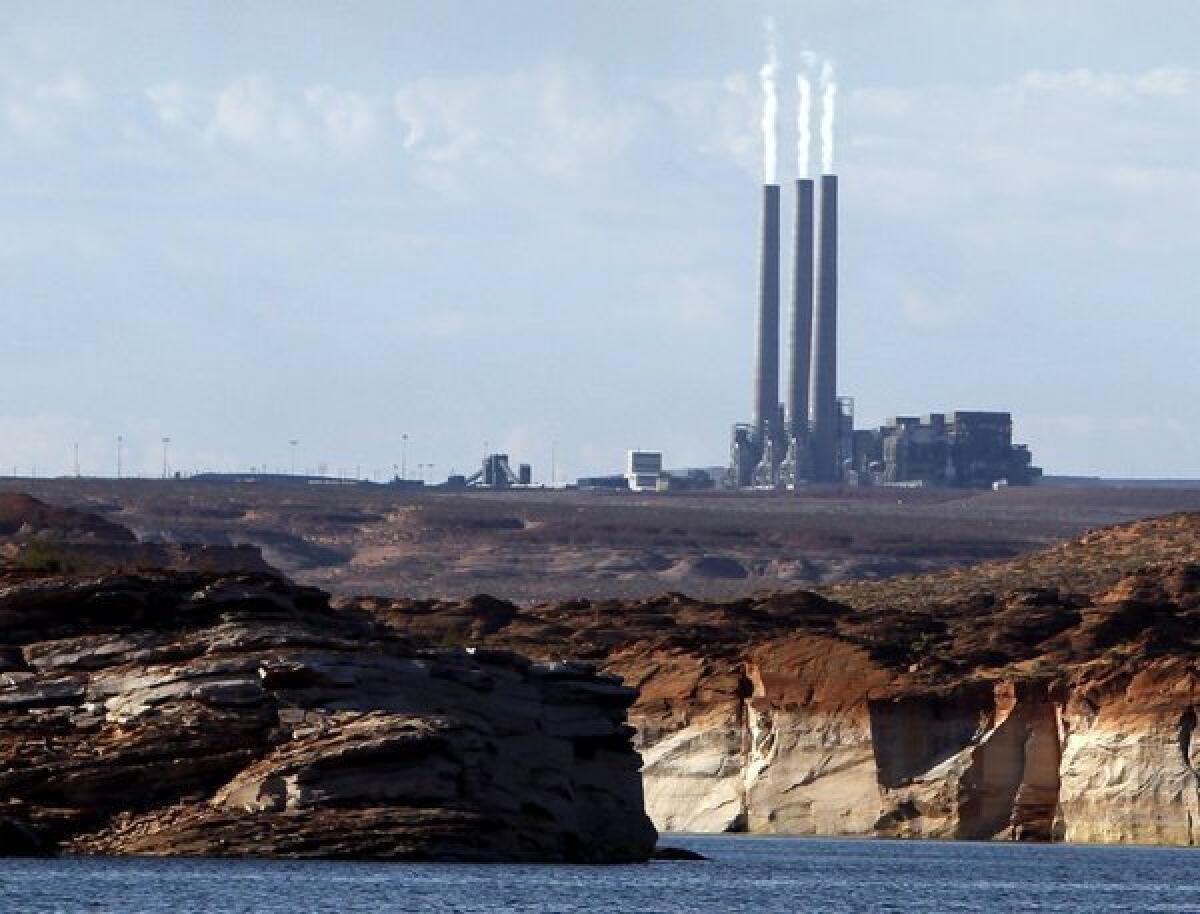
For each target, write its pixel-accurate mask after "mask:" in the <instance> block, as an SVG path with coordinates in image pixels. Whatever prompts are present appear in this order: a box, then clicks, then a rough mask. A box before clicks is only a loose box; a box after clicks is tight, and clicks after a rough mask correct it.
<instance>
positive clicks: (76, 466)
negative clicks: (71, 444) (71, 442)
mask: <svg viewBox="0 0 1200 914" xmlns="http://www.w3.org/2000/svg"><path fill="white" fill-rule="evenodd" d="M75 478H76V479H78V478H79V442H78V441H76V442H75Z"/></svg>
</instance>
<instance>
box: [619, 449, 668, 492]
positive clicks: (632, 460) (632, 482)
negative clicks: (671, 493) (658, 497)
mask: <svg viewBox="0 0 1200 914" xmlns="http://www.w3.org/2000/svg"><path fill="white" fill-rule="evenodd" d="M662 465H663V461H662V451H626V452H625V481H626V482H628V483H629V488H630V489H631V490H632V491H634V492H653V491H655V490H657V489H658V480H659V479H660V478H661V477H662Z"/></svg>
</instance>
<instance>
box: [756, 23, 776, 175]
mask: <svg viewBox="0 0 1200 914" xmlns="http://www.w3.org/2000/svg"><path fill="white" fill-rule="evenodd" d="M766 28H767V62H766V63H764V64H763V66H762V69H761V70H759V71H758V77H759V79H760V80H761V81H762V91H763V111H762V133H763V182H764V183H766V184H775V183H777V177H778V175H777V173H778V164H777V159H778V156H779V149H778V143H779V138H778V133H779V130H778V127H779V125H778V121H779V93H778V90H777V86H776V84H775V72H776V71H777V70H778V69H779V55H778V53H777V51H776V48H775V20H774V19H772V18H770V17H769V16H768V17H767V23H766Z"/></svg>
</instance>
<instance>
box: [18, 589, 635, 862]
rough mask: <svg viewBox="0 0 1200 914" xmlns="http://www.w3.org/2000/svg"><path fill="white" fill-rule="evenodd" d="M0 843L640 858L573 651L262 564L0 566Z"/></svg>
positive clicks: (626, 791) (624, 771)
mask: <svg viewBox="0 0 1200 914" xmlns="http://www.w3.org/2000/svg"><path fill="white" fill-rule="evenodd" d="M0 633H2V634H0V854H43V853H56V852H66V853H86V854H163V855H176V854H194V855H209V856H268V857H326V858H341V859H389V860H470V861H559V862H588V863H614V862H630V861H643V860H646V859H648V858H649V856H650V854H651V853H652V852H653V850H654V844H655V837H656V836H655V831H654V829H653V827H652V826H651V824H650V822H649V820H648V819H647V817H646V815H645V813H644V812H643V799H642V786H641V779H640V775H639V768H640V760H639V758H638V756H637V754H636V752H634V750H633V747H632V742H631V737H632V736H633V733H634V731H633V729H632V728H631V727H629V726H628V725H627V723H626V711H627V708H628V707H629V706H630V705H631V704H632V703H633V701H634V699H635V697H636V692H635V691H634V690H633V689H631V688H628V687H626V686H624V685H622V684H621V683H620V682H619V680H618V679H617V678H616V677H614V676H612V675H607V674H603V673H597V672H596V671H595V669H594V668H593V667H591V666H589V665H587V664H578V663H534V662H531V661H529V660H527V659H525V658H524V657H521V656H519V655H517V654H514V653H511V652H508V651H496V650H476V651H468V650H463V649H444V650H433V649H427V648H417V647H415V646H413V644H412V643H411V642H409V640H408V639H405V638H403V637H398V636H396V635H395V634H394V633H392V632H390V631H389V630H387V629H386V628H384V627H381V626H379V625H378V624H376V623H375V622H373V621H372V620H371V619H369V618H367V617H365V616H364V615H362V614H360V613H355V612H353V611H351V610H347V609H342V610H339V611H334V610H331V609H330V607H329V604H328V599H327V597H326V595H325V594H323V593H322V592H320V591H318V590H314V589H310V588H302V587H297V586H295V585H292V584H290V583H288V582H286V581H284V580H282V579H280V578H278V577H275V576H271V575H264V574H258V575H238V574H233V575H221V574H202V573H186V572H153V573H140V574H115V573H108V574H103V575H99V576H92V577H87V576H82V577H80V576H67V577H61V576H59V577H46V576H40V575H37V574H31V573H21V574H17V573H13V574H10V575H8V576H7V577H6V579H4V580H2V581H0Z"/></svg>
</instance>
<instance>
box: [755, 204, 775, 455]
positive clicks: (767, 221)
mask: <svg viewBox="0 0 1200 914" xmlns="http://www.w3.org/2000/svg"><path fill="white" fill-rule="evenodd" d="M778 414H779V185H778V184H767V185H764V186H763V226H762V272H761V274H760V278H759V299H758V348H757V353H756V360H755V372H754V428H755V431H756V432H757V433H758V435H759V441H760V442H765V440H766V432H767V425H768V423H770V424H772V425H774V423H775V419H776V416H778ZM778 432H779V429H774V430H773V433H774V434H777V433H778Z"/></svg>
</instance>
